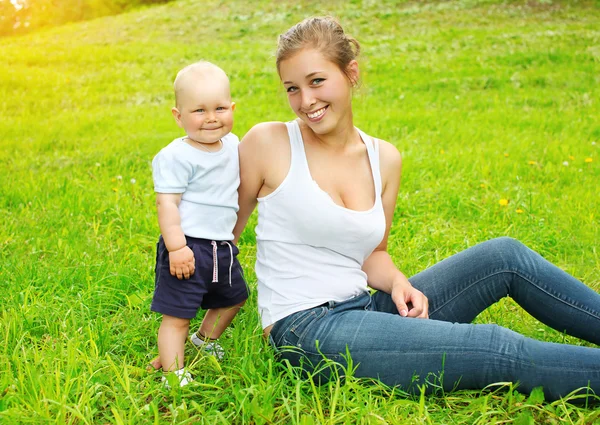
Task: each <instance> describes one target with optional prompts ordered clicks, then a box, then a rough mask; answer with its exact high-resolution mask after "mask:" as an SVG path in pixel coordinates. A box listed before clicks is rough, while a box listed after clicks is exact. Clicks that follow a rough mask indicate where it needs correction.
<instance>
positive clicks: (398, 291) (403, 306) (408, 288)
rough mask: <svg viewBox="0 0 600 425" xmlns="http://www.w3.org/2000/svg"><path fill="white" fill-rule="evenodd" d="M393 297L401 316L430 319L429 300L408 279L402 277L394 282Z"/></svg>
mask: <svg viewBox="0 0 600 425" xmlns="http://www.w3.org/2000/svg"><path fill="white" fill-rule="evenodd" d="M391 296H392V301H394V303H395V304H396V307H397V308H398V312H399V313H400V316H403V317H417V318H420V319H428V318H429V300H428V299H427V297H426V296H425V295H424V294H423V293H422V292H421V291H419V290H418V289H416V288H414V287H413V286H412V285H411V284H410V282H409V281H408V279H406V277H404V276H402V277H401V278H400V279H398V280H397V281H396V282H394V284H393V286H392V293H391Z"/></svg>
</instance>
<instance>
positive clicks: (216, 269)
mask: <svg viewBox="0 0 600 425" xmlns="http://www.w3.org/2000/svg"><path fill="white" fill-rule="evenodd" d="M210 244H211V245H212V247H213V280H212V281H213V283H217V282H219V259H218V256H217V242H216V241H211V242H210ZM221 245H227V246H228V247H229V286H231V269H232V268H233V247H232V246H231V244H230V243H229V242H227V241H223V242H221Z"/></svg>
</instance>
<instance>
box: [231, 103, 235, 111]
mask: <svg viewBox="0 0 600 425" xmlns="http://www.w3.org/2000/svg"><path fill="white" fill-rule="evenodd" d="M231 110H232V111H235V102H231Z"/></svg>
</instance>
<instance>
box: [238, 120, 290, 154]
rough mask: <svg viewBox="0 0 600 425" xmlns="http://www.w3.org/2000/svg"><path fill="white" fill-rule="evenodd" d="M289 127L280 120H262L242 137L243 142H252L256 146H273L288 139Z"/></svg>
mask: <svg viewBox="0 0 600 425" xmlns="http://www.w3.org/2000/svg"><path fill="white" fill-rule="evenodd" d="M286 135H287V127H286V125H285V123H283V122H279V121H271V122H261V123H260V124H256V125H255V126H254V127H252V128H251V129H250V130H249V131H248V133H246V135H245V136H244V137H243V138H242V143H245V144H251V145H253V147H255V148H261V147H272V146H273V145H274V144H277V143H280V142H281V141H282V139H283V141H285V140H286V137H284V136H286Z"/></svg>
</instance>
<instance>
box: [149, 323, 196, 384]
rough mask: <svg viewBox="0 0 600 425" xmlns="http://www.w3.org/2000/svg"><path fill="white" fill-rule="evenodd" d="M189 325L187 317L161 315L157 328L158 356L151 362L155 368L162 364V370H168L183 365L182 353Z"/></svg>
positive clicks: (179, 367)
mask: <svg viewBox="0 0 600 425" xmlns="http://www.w3.org/2000/svg"><path fill="white" fill-rule="evenodd" d="M189 327H190V320H189V319H181V318H178V317H173V316H167V315H163V319H162V323H161V325H160V329H159V330H158V354H159V358H157V359H154V360H153V361H152V363H151V365H152V366H153V367H155V369H158V368H160V366H161V365H162V367H163V370H164V371H165V372H168V371H172V370H177V369H181V368H182V367H183V366H184V358H183V353H184V348H185V340H186V339H187V334H188V331H189ZM155 364H156V365H155Z"/></svg>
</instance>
